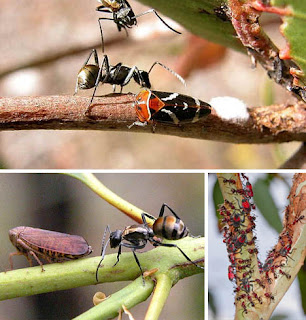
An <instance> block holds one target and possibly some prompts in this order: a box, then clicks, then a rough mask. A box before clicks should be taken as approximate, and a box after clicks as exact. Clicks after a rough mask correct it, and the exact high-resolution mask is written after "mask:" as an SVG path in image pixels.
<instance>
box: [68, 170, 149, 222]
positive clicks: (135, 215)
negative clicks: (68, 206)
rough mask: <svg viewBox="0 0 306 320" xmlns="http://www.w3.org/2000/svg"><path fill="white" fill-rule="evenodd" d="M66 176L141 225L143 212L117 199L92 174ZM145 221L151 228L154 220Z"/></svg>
mask: <svg viewBox="0 0 306 320" xmlns="http://www.w3.org/2000/svg"><path fill="white" fill-rule="evenodd" d="M67 175H69V176H71V177H74V178H77V179H79V180H80V181H82V182H83V183H85V184H86V185H87V186H88V187H89V188H90V189H91V190H92V191H94V192H95V193H96V194H97V195H99V196H100V197H101V198H102V199H104V200H105V201H107V202H108V203H109V204H111V205H112V206H114V207H116V208H117V209H119V210H120V211H122V212H123V213H124V214H126V215H127V216H129V217H130V218H132V219H133V220H135V221H137V222H138V223H142V218H141V214H142V213H143V212H145V211H144V210H142V209H140V208H138V207H136V206H134V205H133V204H131V203H130V202H128V201H126V200H124V199H123V198H121V197H119V196H118V195H117V194H115V193H114V192H113V191H111V190H110V189H108V188H107V187H106V186H105V185H104V184H103V183H102V182H101V181H99V180H98V179H97V178H96V177H95V176H94V175H93V174H92V173H67ZM146 220H147V222H148V225H149V226H152V224H153V223H154V220H152V219H149V218H148V217H146Z"/></svg>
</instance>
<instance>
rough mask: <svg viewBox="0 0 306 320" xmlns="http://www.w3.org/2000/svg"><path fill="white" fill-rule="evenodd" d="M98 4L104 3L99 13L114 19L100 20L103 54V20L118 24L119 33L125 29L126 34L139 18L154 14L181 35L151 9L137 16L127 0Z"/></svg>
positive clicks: (105, 0)
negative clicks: (106, 14)
mask: <svg viewBox="0 0 306 320" xmlns="http://www.w3.org/2000/svg"><path fill="white" fill-rule="evenodd" d="M98 2H100V3H102V5H100V6H98V7H97V8H96V10H97V11H99V12H105V13H110V14H112V15H113V17H112V18H106V17H102V18H99V19H98V22H99V27H100V32H101V39H102V52H104V41H103V32H102V26H101V20H112V21H114V22H115V23H116V25H117V28H118V31H119V32H120V31H121V29H124V30H125V32H126V34H127V31H126V28H132V27H133V26H134V25H136V24H137V18H139V17H141V16H143V15H145V14H147V13H151V12H153V13H154V14H155V15H156V16H157V17H158V18H159V19H160V21H161V22H162V23H163V24H164V25H165V26H167V27H168V28H169V29H170V30H172V31H173V32H175V33H178V34H181V32H179V31H176V30H175V29H173V28H171V27H170V26H169V25H168V24H167V23H166V22H165V21H164V20H163V19H162V18H161V17H160V16H159V14H158V13H157V12H156V10H155V9H149V10H147V11H145V12H142V13H140V14H137V15H135V13H134V11H133V9H132V7H131V6H130V4H129V3H128V2H127V1H126V0H98Z"/></svg>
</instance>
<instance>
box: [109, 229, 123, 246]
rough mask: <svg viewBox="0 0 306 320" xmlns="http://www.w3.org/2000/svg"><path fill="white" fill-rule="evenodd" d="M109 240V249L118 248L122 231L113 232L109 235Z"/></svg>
mask: <svg viewBox="0 0 306 320" xmlns="http://www.w3.org/2000/svg"><path fill="white" fill-rule="evenodd" d="M109 239H110V247H111V248H116V247H118V246H119V244H120V242H121V239H122V231H121V230H116V231H113V232H112V233H111V234H110V237H109Z"/></svg>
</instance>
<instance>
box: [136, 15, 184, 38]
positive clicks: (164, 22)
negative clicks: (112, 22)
mask: <svg viewBox="0 0 306 320" xmlns="http://www.w3.org/2000/svg"><path fill="white" fill-rule="evenodd" d="M151 12H153V13H154V14H155V15H156V16H157V18H158V19H159V20H160V21H161V22H162V23H163V24H164V25H165V26H167V27H168V28H169V29H170V30H172V31H173V32H175V33H178V34H182V33H181V32H179V31H176V30H175V29H173V28H172V27H170V26H169V25H168V24H167V23H166V21H164V20H163V19H162V18H161V16H160V15H159V14H158V13H157V12H156V10H155V9H150V10H148V11H145V12H143V13H140V14H137V15H136V16H135V17H134V18H135V19H136V18H138V17H141V16H143V15H145V14H147V13H151Z"/></svg>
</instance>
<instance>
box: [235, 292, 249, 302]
mask: <svg viewBox="0 0 306 320" xmlns="http://www.w3.org/2000/svg"><path fill="white" fill-rule="evenodd" d="M246 296H247V295H246V294H245V293H244V294H241V295H240V296H238V297H237V298H236V300H237V301H240V300H241V299H244V298H245V297H246Z"/></svg>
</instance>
